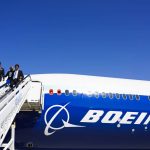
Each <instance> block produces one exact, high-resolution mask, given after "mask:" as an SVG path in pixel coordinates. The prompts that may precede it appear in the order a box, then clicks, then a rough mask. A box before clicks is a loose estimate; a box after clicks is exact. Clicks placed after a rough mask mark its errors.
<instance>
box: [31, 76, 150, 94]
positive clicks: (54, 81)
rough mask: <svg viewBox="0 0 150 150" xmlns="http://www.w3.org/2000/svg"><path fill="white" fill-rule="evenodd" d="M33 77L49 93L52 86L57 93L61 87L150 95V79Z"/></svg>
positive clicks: (86, 91)
mask: <svg viewBox="0 0 150 150" xmlns="http://www.w3.org/2000/svg"><path fill="white" fill-rule="evenodd" d="M31 77H32V79H33V80H39V81H41V82H42V83H43V85H44V89H45V90H44V91H45V93H48V92H49V89H51V88H52V89H54V92H55V93H56V92H57V90H58V89H61V90H62V92H64V91H65V90H66V89H68V90H70V91H73V90H77V92H79V93H87V94H88V93H90V92H92V93H93V92H99V93H101V92H106V93H109V92H111V93H120V94H135V95H136V94H138V95H150V81H142V80H132V79H120V78H109V77H97V76H88V75H75V74H37V75H32V76H31Z"/></svg>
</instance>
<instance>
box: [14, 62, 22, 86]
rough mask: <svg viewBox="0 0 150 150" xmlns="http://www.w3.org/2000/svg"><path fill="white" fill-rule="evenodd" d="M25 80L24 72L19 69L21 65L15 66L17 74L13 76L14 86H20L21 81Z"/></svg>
mask: <svg viewBox="0 0 150 150" xmlns="http://www.w3.org/2000/svg"><path fill="white" fill-rule="evenodd" d="M23 79H24V75H23V72H22V71H21V70H20V69H19V65H18V64H16V65H15V72H14V76H13V80H14V85H18V84H19V82H20V81H22V80H23Z"/></svg>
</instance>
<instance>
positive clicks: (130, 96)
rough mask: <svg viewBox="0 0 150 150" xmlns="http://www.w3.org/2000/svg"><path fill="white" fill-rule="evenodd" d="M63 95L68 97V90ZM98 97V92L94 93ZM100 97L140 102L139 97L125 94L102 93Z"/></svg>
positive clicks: (74, 91) (75, 92)
mask: <svg viewBox="0 0 150 150" xmlns="http://www.w3.org/2000/svg"><path fill="white" fill-rule="evenodd" d="M65 95H66V96H69V90H65ZM72 95H73V96H77V91H76V90H73V92H72ZM99 95H100V94H99V93H98V92H95V94H94V96H95V97H96V98H99ZM101 95H102V98H106V97H107V95H108V96H109V98H110V99H113V98H114V97H115V98H116V99H120V97H121V96H122V98H123V99H124V100H126V99H127V98H128V97H129V99H130V100H133V99H134V97H135V99H136V100H140V96H139V95H126V94H118V93H116V94H113V93H109V94H106V93H104V92H103V93H101ZM88 96H89V97H91V96H92V94H88ZM148 98H149V100H150V96H149V97H148Z"/></svg>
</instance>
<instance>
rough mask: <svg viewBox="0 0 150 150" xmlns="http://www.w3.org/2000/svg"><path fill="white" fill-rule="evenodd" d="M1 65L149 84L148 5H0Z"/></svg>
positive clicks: (57, 1) (60, 1) (50, 1)
mask: <svg viewBox="0 0 150 150" xmlns="http://www.w3.org/2000/svg"><path fill="white" fill-rule="evenodd" d="M0 61H1V62H2V63H3V66H4V67H5V69H6V70H7V69H8V67H9V66H10V65H14V64H15V63H19V64H20V65H21V69H22V70H23V71H24V73H26V74H28V73H29V74H34V73H75V74H87V75H97V76H108V77H121V78H132V79H142V80H150V67H149V65H150V1H149V0H141V1H140V0H118V1H116V0H24V1H23V0H22V1H20V0H14V1H12V0H5V1H0Z"/></svg>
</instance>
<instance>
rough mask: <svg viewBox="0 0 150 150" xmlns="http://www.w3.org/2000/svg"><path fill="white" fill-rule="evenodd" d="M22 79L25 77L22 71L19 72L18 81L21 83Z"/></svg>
mask: <svg viewBox="0 0 150 150" xmlns="http://www.w3.org/2000/svg"><path fill="white" fill-rule="evenodd" d="M20 78H21V79H22V80H23V79H24V75H23V72H22V71H21V70H18V76H17V81H20Z"/></svg>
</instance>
